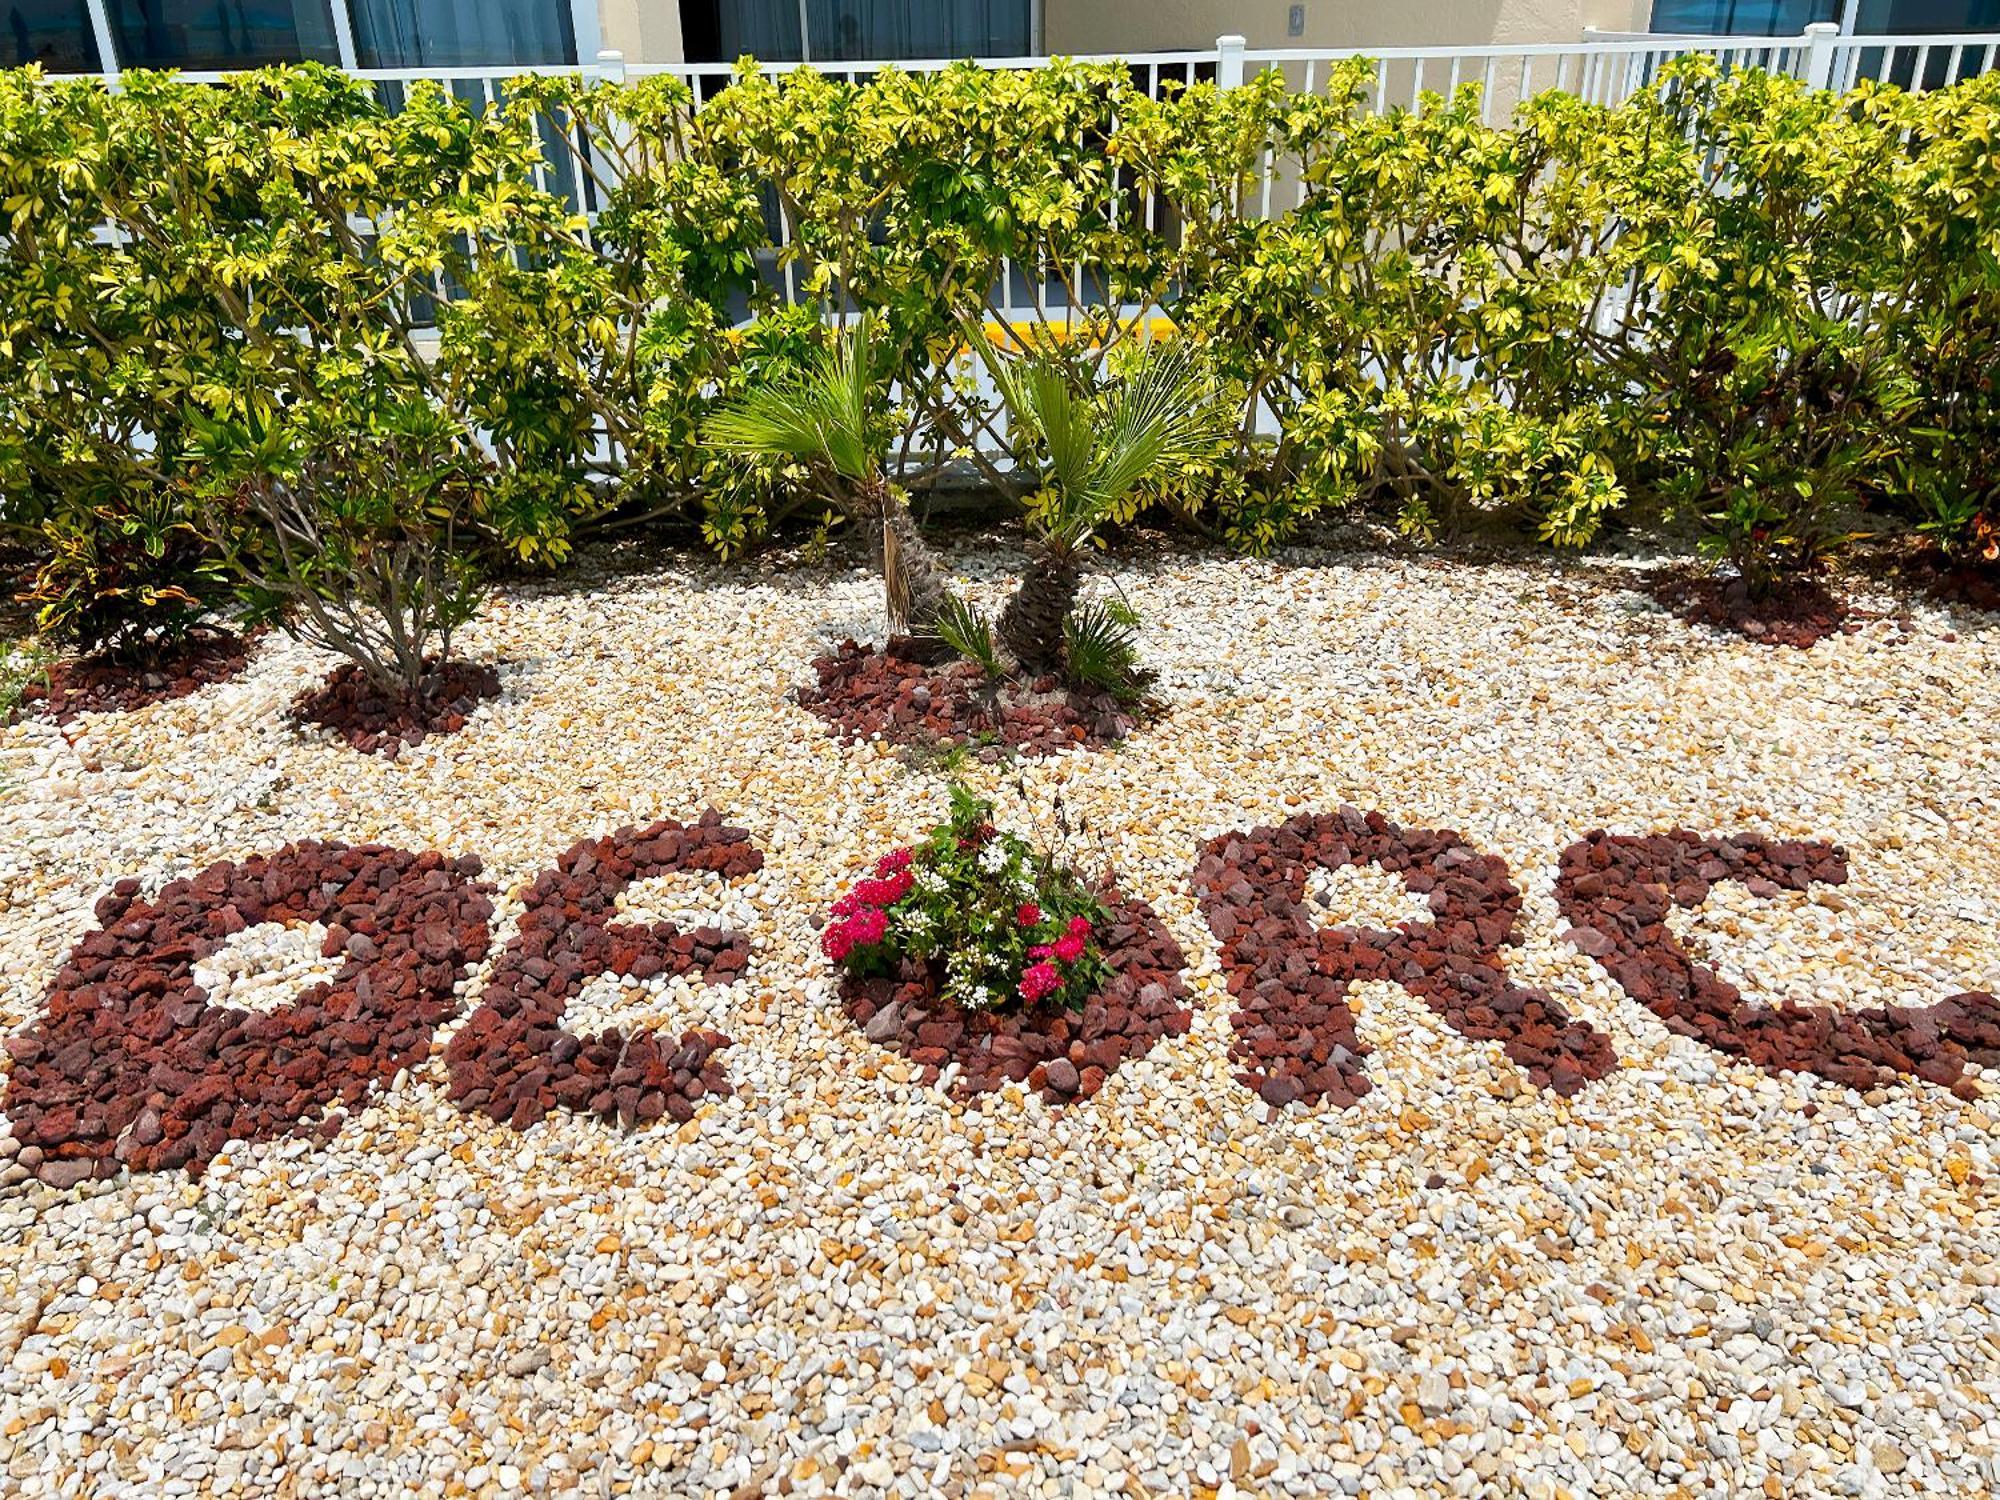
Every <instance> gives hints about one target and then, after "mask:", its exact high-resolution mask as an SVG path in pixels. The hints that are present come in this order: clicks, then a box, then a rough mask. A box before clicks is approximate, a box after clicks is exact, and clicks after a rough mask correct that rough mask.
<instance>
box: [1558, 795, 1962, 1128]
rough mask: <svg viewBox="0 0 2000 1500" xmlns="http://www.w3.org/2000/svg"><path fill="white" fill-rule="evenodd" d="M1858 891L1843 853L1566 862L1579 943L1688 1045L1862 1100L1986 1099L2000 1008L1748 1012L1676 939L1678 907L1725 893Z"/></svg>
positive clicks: (1766, 851)
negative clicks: (1921, 1095)
mask: <svg viewBox="0 0 2000 1500" xmlns="http://www.w3.org/2000/svg"><path fill="white" fill-rule="evenodd" d="M1846 879H1847V855H1846V853H1845V852H1844V851H1843V850H1841V849H1839V848H1838V847H1836V846H1834V845H1831V844H1821V843H1806V842H1774V841H1767V840H1764V839H1759V838H1752V837H1743V836H1739V837H1735V838H1707V837H1704V836H1703V835H1701V834H1698V833H1690V832H1687V831H1685V830H1679V831H1675V832H1671V833H1658V834H1642V835H1629V834H1610V833H1605V832H1604V831H1603V830H1601V829H1600V830H1598V831H1596V832H1594V833H1591V834H1589V835H1587V836H1586V837H1584V838H1582V839H1579V840H1578V841H1577V842H1576V843H1574V844H1572V845H1570V846H1569V848H1567V849H1565V850H1564V851H1563V854H1562V861H1561V864H1560V867H1559V869H1558V872H1557V875H1556V905H1557V906H1558V907H1559V908H1560V909H1561V911H1562V914H1563V917H1564V918H1565V920H1567V921H1568V923H1569V924H1570V928H1569V934H1568V935H1569V939H1570V941H1571V942H1572V943H1574V944H1575V945H1576V946H1577V947H1578V948H1580V949H1582V950H1583V952H1585V953H1587V954H1589V955H1590V956H1591V957H1592V958H1594V959H1596V960H1597V961H1598V962H1599V963H1601V964H1603V965H1604V967H1605V968H1606V969H1607V970H1609V971H1610V973H1611V977H1612V978H1613V979H1615V980H1617V981H1618V983H1619V985H1620V986H1621V987H1622V988H1623V989H1624V991H1625V993H1626V994H1627V995H1629V996H1631V998H1632V999H1634V1000H1636V1001H1638V1002H1639V1003H1640V1004H1641V1005H1643V1006H1645V1007H1646V1009H1648V1010H1650V1011H1651V1012H1653V1014H1654V1015H1656V1016H1658V1017H1659V1018H1660V1019H1661V1020H1662V1021H1664V1022H1665V1023H1666V1025H1667V1027H1668V1029H1669V1030H1672V1031H1675V1032H1678V1033H1679V1034H1680V1035H1682V1036H1686V1037H1693V1038H1694V1039H1695V1040H1696V1041H1699V1042H1701V1043H1703V1044H1704V1045H1706V1046H1710V1047H1713V1048H1715V1049H1716V1050H1717V1051H1718V1052H1725V1053H1727V1054H1729V1055H1730V1056H1732V1057H1740V1058H1743V1059H1745V1060H1747V1061H1749V1062H1751V1063H1754V1064H1756V1065H1757V1066H1758V1067H1760V1068H1765V1069H1767V1070H1770V1071H1773V1072H1776V1071H1792V1072H1802V1073H1817V1074H1818V1075H1819V1076H1820V1077H1822V1078H1826V1079H1829V1080H1831V1081H1832V1082H1835V1083H1841V1084H1846V1085H1847V1086H1848V1087H1850V1088H1857V1089H1870V1088H1876V1087H1880V1086H1883V1085H1886V1084H1889V1083H1892V1082H1896V1081H1899V1080H1900V1079H1901V1078H1902V1077H1907V1076H1911V1075H1914V1076H1915V1077H1918V1078H1922V1079H1925V1080H1927V1081H1929V1082H1931V1083H1935V1084H1939V1085H1941V1086H1942V1087H1945V1088H1949V1089H1951V1090H1952V1091H1953V1092H1955V1093H1958V1094H1961V1095H1962V1096H1964V1097H1968V1098H1973V1097H1977V1094H1978V1090H1977V1087H1976V1085H1974V1084H1973V1083H1972V1081H1971V1080H1970V1079H1968V1078H1967V1077H1966V1076H1965V1064H1966V1062H1967V1061H1968V1060H1970V1061H1974V1062H1978V1063H1981V1064H1982V1065H1996V1064H2000V1002H1996V1001H1995V999H1994V997H1993V996H1992V995H1990V994H1986V993H1984V992H1983V991H1971V992H1968V993H1965V994H1959V995H1951V996H1948V997H1946V998H1945V999H1943V1000H1940V1001H1938V1002H1937V1003H1936V1004H1934V1005H1925V1006H1892V1007H1872V1008H1869V1009H1863V1010H1851V1011H1844V1010H1835V1009H1832V1008H1830V1007H1826V1006H1816V1005H1801V1004H1799V1003H1798V1002H1797V1001H1795V1000H1789V999H1781V1000H1778V1001H1777V1002H1775V1003H1769V1004H1767V1003H1761V1002H1748V1001H1745V999H1744V998H1743V993H1742V991H1741V990H1739V989H1737V987H1736V986H1735V985H1733V984H1731V983H1730V982H1729V981H1728V980H1726V979H1724V978H1722V977H1721V976H1720V975H1719V974H1717V973H1716V972H1715V971H1714V970H1713V969H1711V968H1709V967H1708V966H1707V965H1705V964H1700V963H1697V962H1695V961H1694V959H1692V958H1690V957H1689V956H1688V954H1687V952H1686V950H1685V949H1683V948H1682V947H1681V945H1680V944H1679V942H1677V941H1676V940H1675V938H1674V935H1673V933H1672V932H1671V931H1669V930H1668V927H1667V915H1668V913H1669V912H1671V911H1672V910H1673V908H1674V907H1676V906H1684V907H1696V906H1700V905H1701V904H1702V902H1704V901H1706V900H1707V899H1708V893H1709V891H1710V890H1711V889H1713V888H1714V886H1715V885H1716V883H1717V882H1718V881H1723V880H1735V881H1740V882H1742V884H1743V886H1744V888H1745V889H1746V890H1748V891H1749V892H1750V894H1752V895H1753V896H1758V897H1769V896H1776V895H1777V894H1778V893H1779V892H1781V891H1803V890H1806V889H1808V888H1809V887H1811V886H1812V885H1814V884H1827V885H1840V884H1842V883H1844V882H1845V881H1846Z"/></svg>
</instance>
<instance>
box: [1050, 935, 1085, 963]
mask: <svg viewBox="0 0 2000 1500" xmlns="http://www.w3.org/2000/svg"><path fill="white" fill-rule="evenodd" d="M1056 957H1057V958H1059V959H1061V960H1062V961H1063V962H1064V963H1066V964H1073V963H1075V962H1076V961H1077V960H1078V959H1079V958H1082V957H1083V939H1082V937H1080V936H1079V935H1078V934H1076V933H1074V932H1066V933H1064V934H1063V935H1062V936H1061V937H1059V938H1057V939H1056Z"/></svg>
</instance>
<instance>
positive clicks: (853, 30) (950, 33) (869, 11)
mask: <svg viewBox="0 0 2000 1500" xmlns="http://www.w3.org/2000/svg"><path fill="white" fill-rule="evenodd" d="M803 9H804V11H805V25H806V33H805V40H806V41H807V42H809V43H810V48H809V49H806V48H802V47H801V45H800V36H799V13H800V10H801V6H800V3H799V0H681V45H682V48H683V50H684V52H685V54H686V56H687V59H688V61H689V62H710V63H712V62H734V61H736V59H737V58H739V57H742V56H743V55H744V54H745V53H748V54H749V55H750V56H752V57H755V58H758V59H760V60H762V61H765V62H797V61H799V60H800V58H801V57H803V56H804V55H806V52H807V50H809V51H810V53H811V56H812V60H813V61H814V62H863V61H872V60H875V59H881V60H883V61H892V60H894V59H896V58H924V57H1024V56H1026V55H1027V54H1028V53H1029V52H1031V51H1032V50H1033V48H1034V32H1033V25H1034V21H1033V6H1032V4H1031V0H805V5H804V7H803Z"/></svg>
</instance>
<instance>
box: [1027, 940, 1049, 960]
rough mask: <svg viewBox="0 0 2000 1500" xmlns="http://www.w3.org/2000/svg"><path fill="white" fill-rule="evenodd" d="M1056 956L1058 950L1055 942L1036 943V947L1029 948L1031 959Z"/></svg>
mask: <svg viewBox="0 0 2000 1500" xmlns="http://www.w3.org/2000/svg"><path fill="white" fill-rule="evenodd" d="M1055 956H1056V950H1055V945H1054V944H1053V943H1037V944H1035V946H1034V947H1032V948H1030V949H1029V950H1028V957H1029V958H1031V959H1032V958H1054V957H1055Z"/></svg>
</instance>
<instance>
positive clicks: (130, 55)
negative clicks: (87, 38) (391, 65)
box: [107, 0, 340, 69]
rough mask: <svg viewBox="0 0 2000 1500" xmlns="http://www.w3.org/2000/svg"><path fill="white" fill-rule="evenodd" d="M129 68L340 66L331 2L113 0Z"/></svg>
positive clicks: (116, 38)
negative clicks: (313, 63) (309, 62)
mask: <svg viewBox="0 0 2000 1500" xmlns="http://www.w3.org/2000/svg"><path fill="white" fill-rule="evenodd" d="M107 7H108V9H109V10H110V12H111V31H112V37H113V45H114V46H116V47H117V49H118V64H119V66H120V67H125V68H194V69H222V68H254V67H257V66H259V65H261V64H263V63H284V62H303V61H307V60H316V61H319V62H329V63H338V62H339V61H340V52H339V49H338V48H337V47H336V46H335V44H334V40H333V18H332V16H331V15H330V14H329V13H328V10H327V0H107Z"/></svg>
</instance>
